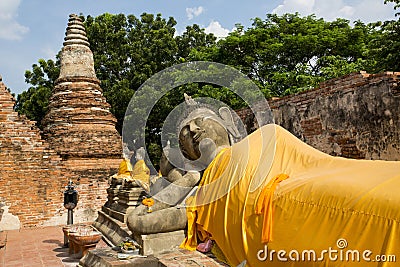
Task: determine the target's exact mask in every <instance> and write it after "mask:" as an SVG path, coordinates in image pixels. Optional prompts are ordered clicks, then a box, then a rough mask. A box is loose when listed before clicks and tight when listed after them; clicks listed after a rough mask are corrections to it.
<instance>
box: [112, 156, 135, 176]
mask: <svg viewBox="0 0 400 267" xmlns="http://www.w3.org/2000/svg"><path fill="white" fill-rule="evenodd" d="M132 170H133V168H132V164H131V162H130V161H129V159H125V158H124V159H123V160H122V162H121V163H120V164H119V167H118V173H117V174H114V175H113V176H112V177H114V178H117V179H123V178H124V179H126V178H129V177H131V172H132Z"/></svg>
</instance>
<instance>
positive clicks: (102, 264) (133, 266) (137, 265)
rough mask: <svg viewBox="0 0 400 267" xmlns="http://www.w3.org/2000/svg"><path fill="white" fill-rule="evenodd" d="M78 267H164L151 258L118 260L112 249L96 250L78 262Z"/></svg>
mask: <svg viewBox="0 0 400 267" xmlns="http://www.w3.org/2000/svg"><path fill="white" fill-rule="evenodd" d="M79 266H80V267H113V266H118V267H166V266H165V265H164V264H162V263H160V262H159V260H158V259H157V258H155V257H153V256H147V257H140V256H139V257H136V258H135V257H133V258H131V259H125V260H120V259H118V253H117V252H116V251H113V250H112V249H96V250H91V251H89V253H88V254H87V255H86V256H85V257H83V258H82V259H81V260H80V261H79Z"/></svg>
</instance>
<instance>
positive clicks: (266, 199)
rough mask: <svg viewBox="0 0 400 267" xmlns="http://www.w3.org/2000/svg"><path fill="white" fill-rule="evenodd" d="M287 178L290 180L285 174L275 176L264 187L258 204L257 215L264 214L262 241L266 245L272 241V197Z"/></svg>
mask: <svg viewBox="0 0 400 267" xmlns="http://www.w3.org/2000/svg"><path fill="white" fill-rule="evenodd" d="M287 178H289V175H287V174H283V173H282V174H279V175H277V176H275V178H274V179H272V180H271V181H270V182H269V183H268V184H267V185H266V186H265V187H264V189H263V190H262V192H261V194H260V196H259V197H258V200H257V202H256V214H261V213H264V220H263V228H262V229H263V231H262V237H261V240H262V242H264V243H268V242H270V241H272V223H273V220H272V217H273V208H272V197H273V196H274V192H275V189H276V187H277V186H278V184H279V183H280V182H282V181H283V180H286V179H287Z"/></svg>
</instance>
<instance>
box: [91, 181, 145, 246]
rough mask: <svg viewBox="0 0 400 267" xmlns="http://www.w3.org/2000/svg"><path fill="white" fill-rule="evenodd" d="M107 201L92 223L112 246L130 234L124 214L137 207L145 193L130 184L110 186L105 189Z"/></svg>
mask: <svg viewBox="0 0 400 267" xmlns="http://www.w3.org/2000/svg"><path fill="white" fill-rule="evenodd" d="M107 194H108V201H107V203H106V204H105V205H104V206H103V207H102V208H101V211H99V212H98V217H97V219H96V221H95V222H94V223H93V226H94V227H96V229H98V230H99V231H100V232H101V233H102V234H103V235H104V236H105V238H106V239H107V240H108V241H109V242H110V243H112V244H113V245H114V246H117V245H118V244H120V243H121V242H122V241H123V240H124V239H125V238H126V237H129V236H131V234H132V233H131V232H130V231H129V229H128V227H127V226H126V214H127V212H128V211H129V210H130V209H134V208H135V207H137V206H138V205H139V204H140V203H141V201H142V197H143V196H144V195H145V192H144V191H143V189H142V188H140V187H135V186H133V185H132V184H130V183H127V184H125V185H124V186H122V185H115V184H113V183H112V184H111V186H110V187H109V188H108V189H107Z"/></svg>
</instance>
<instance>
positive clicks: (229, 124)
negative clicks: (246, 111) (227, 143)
mask: <svg viewBox="0 0 400 267" xmlns="http://www.w3.org/2000/svg"><path fill="white" fill-rule="evenodd" d="M218 112H219V115H220V116H221V118H222V120H223V121H224V124H225V127H226V129H227V130H228V132H229V133H230V134H231V135H232V136H233V137H234V138H236V139H237V138H240V137H241V135H240V133H239V131H238V129H237V128H236V125H235V123H234V121H233V117H232V113H231V111H230V110H229V108H228V107H222V108H220V109H219V110H218Z"/></svg>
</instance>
